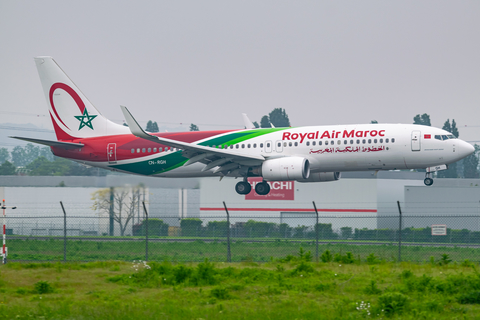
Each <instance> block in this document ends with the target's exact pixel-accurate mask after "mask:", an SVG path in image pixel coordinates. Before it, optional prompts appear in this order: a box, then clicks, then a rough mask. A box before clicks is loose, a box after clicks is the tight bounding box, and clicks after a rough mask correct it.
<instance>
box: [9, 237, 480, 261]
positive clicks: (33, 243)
mask: <svg viewBox="0 0 480 320" xmlns="http://www.w3.org/2000/svg"><path fill="white" fill-rule="evenodd" d="M7 246H8V251H9V255H8V258H9V260H12V261H63V253H64V251H63V250H64V243H63V240H60V239H53V238H52V239H49V240H48V239H46V240H15V239H9V240H7ZM300 247H303V248H305V249H306V250H310V251H311V252H312V253H313V254H314V253H315V242H314V241H312V240H310V241H302V242H296V241H289V240H287V241H285V240H276V241H272V242H257V243H255V242H254V243H250V242H242V241H238V240H235V241H232V243H231V257H232V261H233V262H241V261H255V262H268V261H271V259H278V258H281V257H285V256H286V255H289V254H290V255H294V254H296V253H297V252H298V250H299V248H300ZM148 248H149V250H148V256H149V260H153V261H173V262H201V261H203V260H204V259H205V258H208V259H209V260H210V261H216V262H222V261H223V262H224V261H227V243H226V242H225V240H224V239H222V240H217V241H213V242H204V241H202V240H197V241H194V242H155V241H150V242H149V243H148ZM327 249H328V250H330V251H332V252H334V253H345V252H347V251H349V252H352V253H353V254H354V255H355V256H356V257H357V258H358V256H360V259H363V260H364V259H365V258H366V257H367V256H368V255H369V254H370V253H375V255H377V256H378V257H379V258H381V259H382V260H385V261H397V260H398V246H397V244H396V243H392V244H391V245H352V244H342V243H338V244H329V243H328V242H320V245H319V252H320V253H321V252H323V251H325V250H327ZM443 253H446V254H448V255H449V256H450V257H451V258H452V259H453V260H455V261H463V260H465V259H469V260H470V261H477V262H478V261H480V249H476V248H462V247H428V246H402V257H401V260H402V261H413V262H423V261H429V260H430V257H431V256H433V257H434V258H435V259H438V258H439V257H440V256H441V254H443ZM99 260H123V261H132V260H145V241H143V240H137V241H80V240H78V241H74V240H68V241H67V261H99Z"/></svg>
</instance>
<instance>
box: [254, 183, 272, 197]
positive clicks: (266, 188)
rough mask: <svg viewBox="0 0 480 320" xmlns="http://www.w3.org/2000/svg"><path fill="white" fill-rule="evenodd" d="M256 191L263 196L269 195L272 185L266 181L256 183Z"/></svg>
mask: <svg viewBox="0 0 480 320" xmlns="http://www.w3.org/2000/svg"><path fill="white" fill-rule="evenodd" d="M255 192H256V193H257V194H259V195H261V196H264V195H267V194H268V193H269V192H270V185H269V184H268V183H267V182H265V181H262V182H260V183H257V184H256V185H255Z"/></svg>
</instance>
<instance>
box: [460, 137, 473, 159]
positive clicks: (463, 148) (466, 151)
mask: <svg viewBox="0 0 480 320" xmlns="http://www.w3.org/2000/svg"><path fill="white" fill-rule="evenodd" d="M459 147H460V148H459V150H458V151H460V152H459V153H460V154H461V155H462V158H464V157H468V156H469V155H471V154H472V153H474V152H475V147H474V146H472V145H471V144H470V143H468V142H465V141H462V143H460V146H459Z"/></svg>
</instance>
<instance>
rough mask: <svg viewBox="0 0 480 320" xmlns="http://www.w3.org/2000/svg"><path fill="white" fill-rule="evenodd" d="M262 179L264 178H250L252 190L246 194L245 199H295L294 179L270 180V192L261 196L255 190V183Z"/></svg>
mask: <svg viewBox="0 0 480 320" xmlns="http://www.w3.org/2000/svg"><path fill="white" fill-rule="evenodd" d="M262 180H263V179H262V178H248V182H250V184H251V185H252V191H251V192H250V193H249V194H247V195H245V200H295V182H294V181H269V182H268V184H269V185H270V193H269V194H267V195H265V196H261V195H259V194H257V193H256V192H255V185H256V184H257V183H259V182H262Z"/></svg>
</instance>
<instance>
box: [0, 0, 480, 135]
mask: <svg viewBox="0 0 480 320" xmlns="http://www.w3.org/2000/svg"><path fill="white" fill-rule="evenodd" d="M0 40H1V41H0V48H1V50H0V119H1V120H0V122H1V123H33V124H35V125H38V126H42V127H43V128H51V124H50V123H49V120H48V117H47V116H46V115H47V111H46V110H47V109H46V101H45V97H44V95H43V92H42V89H41V84H40V81H39V78H38V74H37V70H36V67H35V63H34V61H33V57H34V56H38V55H48V56H52V57H53V58H54V59H55V60H56V61H57V63H58V64H59V65H60V66H61V67H62V68H63V70H64V71H66V73H67V74H68V75H69V76H70V78H72V80H73V81H74V82H75V83H76V84H77V86H78V87H79V88H80V89H81V90H82V91H83V92H84V93H85V95H86V96H87V97H88V98H89V99H90V101H91V102H92V103H93V104H94V105H95V106H96V107H97V108H98V109H99V110H100V111H101V112H102V113H103V114H104V115H105V116H107V117H108V118H110V119H112V120H114V121H116V122H122V121H123V115H122V113H121V111H120V108H119V105H126V106H127V107H128V108H129V109H130V111H131V112H132V113H133V115H134V116H135V117H136V118H137V119H138V120H139V122H141V123H143V124H144V123H146V121H147V120H149V119H151V120H154V121H157V122H158V123H159V125H160V126H168V127H170V128H180V129H181V127H182V126H180V125H179V124H180V123H183V124H184V125H183V127H184V129H187V127H188V126H187V125H189V124H190V123H195V124H197V125H198V126H199V127H200V129H202V130H207V129H224V128H232V129H233V128H241V127H243V122H242V117H241V113H242V112H243V113H247V114H248V116H249V117H250V118H251V120H252V121H255V120H256V121H259V120H260V118H261V117H262V116H263V115H265V114H268V113H269V112H270V111H271V110H272V109H273V108H285V109H286V111H287V113H288V115H289V117H290V121H291V123H292V125H294V126H303V125H323V124H351V123H368V122H370V121H371V120H372V119H376V120H378V121H379V122H380V123H382V122H383V123H387V122H388V123H399V122H401V123H412V122H413V117H414V116H415V115H416V114H419V113H420V114H423V113H428V114H430V116H431V119H432V125H434V126H437V127H442V125H443V123H444V121H445V120H446V119H447V118H450V119H452V118H454V119H455V120H456V121H457V124H458V126H459V127H460V137H461V138H463V139H465V140H480V1H439V0H435V1H383V0H382V1H278V0H275V1H258V0H255V1H98V0H96V1H89V0H88V1H87V0H82V1H49V0H42V1H7V0H0ZM465 125H467V126H468V127H467V128H465ZM15 134H16V135H21V134H19V132H15Z"/></svg>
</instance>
